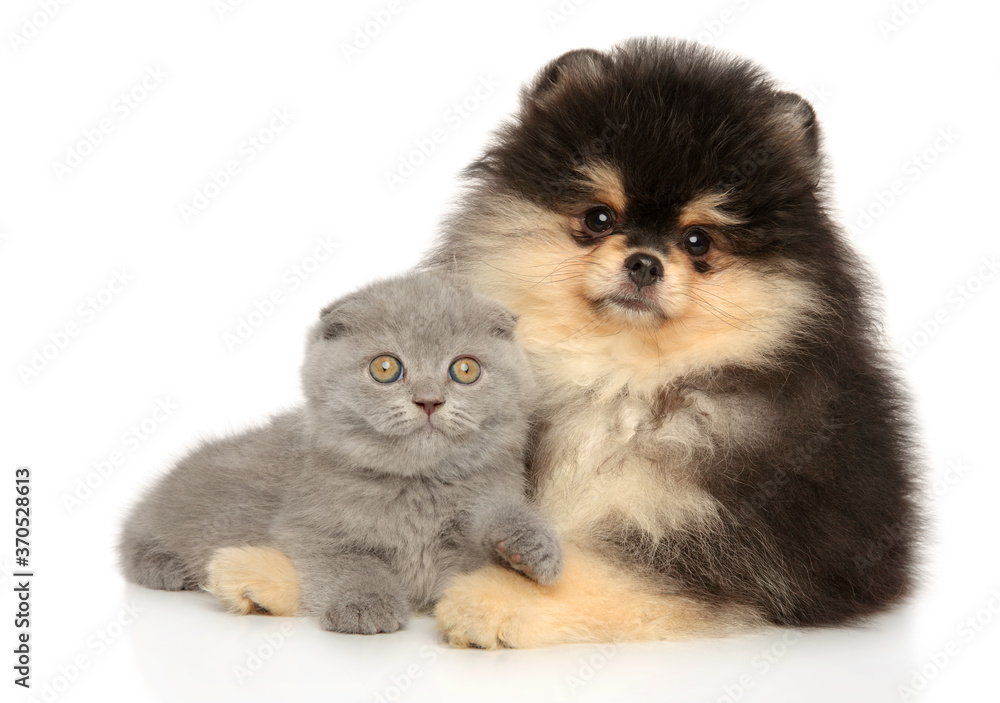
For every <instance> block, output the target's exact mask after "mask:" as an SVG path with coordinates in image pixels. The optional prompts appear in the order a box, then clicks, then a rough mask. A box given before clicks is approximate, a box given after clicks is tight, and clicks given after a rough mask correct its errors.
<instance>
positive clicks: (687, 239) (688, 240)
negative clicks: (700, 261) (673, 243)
mask: <svg viewBox="0 0 1000 703" xmlns="http://www.w3.org/2000/svg"><path fill="white" fill-rule="evenodd" d="M711 245H712V238H711V237H709V236H708V232H706V231H705V230H703V229H702V228H701V227H692V228H691V229H689V230H688V231H687V232H685V233H684V248H685V249H687V251H688V253H689V254H691V256H701V255H703V254H704V253H706V252H707V251H708V249H709V247H710V246H711Z"/></svg>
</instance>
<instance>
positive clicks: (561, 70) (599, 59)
mask: <svg viewBox="0 0 1000 703" xmlns="http://www.w3.org/2000/svg"><path fill="white" fill-rule="evenodd" d="M610 66H611V59H610V58H608V56H607V55H605V54H602V53H601V52H600V51H596V50H595V49H575V50H574V51H570V52H567V53H565V54H563V55H562V56H560V57H559V58H557V59H556V60H554V61H552V62H550V63H549V64H548V65H547V66H546V67H545V68H543V69H542V70H541V71H540V72H539V74H538V77H537V78H535V80H534V82H533V83H532V84H531V86H530V87H529V88H528V89H527V90H526V91H525V92H524V93H523V94H522V96H521V100H522V103H523V104H524V106H525V107H538V108H542V109H545V108H547V107H550V106H552V105H554V104H556V103H557V102H559V100H560V99H561V98H562V97H563V96H564V95H566V93H568V92H569V91H571V90H573V89H577V88H586V87H587V86H588V85H594V84H596V83H599V82H600V81H601V80H602V79H603V78H604V76H605V75H606V74H607V71H608V69H609V68H610Z"/></svg>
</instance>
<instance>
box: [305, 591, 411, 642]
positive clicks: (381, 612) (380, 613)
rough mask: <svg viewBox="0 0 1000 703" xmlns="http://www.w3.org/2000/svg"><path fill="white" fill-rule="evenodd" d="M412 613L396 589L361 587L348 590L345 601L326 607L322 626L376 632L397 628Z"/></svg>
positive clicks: (336, 629) (367, 633) (321, 620)
mask: <svg viewBox="0 0 1000 703" xmlns="http://www.w3.org/2000/svg"><path fill="white" fill-rule="evenodd" d="M409 614H410V608H409V606H408V605H407V603H406V600H405V599H403V598H401V597H400V596H399V595H397V594H395V593H380V592H378V591H375V590H368V591H362V590H359V591H354V592H352V593H348V594H345V596H344V600H343V602H341V603H337V604H335V605H332V606H330V607H329V608H327V610H326V612H325V613H323V617H321V618H320V626H321V627H322V628H323V629H324V630H330V631H331V632H345V633H348V634H352V635H374V634H377V633H379V632H396V631H397V630H399V629H400V628H402V627H403V626H404V625H406V621H407V619H408V618H409Z"/></svg>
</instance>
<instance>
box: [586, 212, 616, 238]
mask: <svg viewBox="0 0 1000 703" xmlns="http://www.w3.org/2000/svg"><path fill="white" fill-rule="evenodd" d="M583 226H584V228H585V229H586V230H587V233H588V234H590V235H593V236H595V237H599V236H601V235H603V234H607V233H608V232H609V231H610V230H611V228H612V227H614V226H615V214H614V213H613V212H611V208H609V207H608V206H607V205H598V206H597V207H592V208H590V209H589V210H587V212H586V213H585V214H584V216H583Z"/></svg>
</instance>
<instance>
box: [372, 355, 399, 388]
mask: <svg viewBox="0 0 1000 703" xmlns="http://www.w3.org/2000/svg"><path fill="white" fill-rule="evenodd" d="M368 371H369V373H371V375H372V378H374V379H375V380H376V381H378V382H379V383H392V382H393V381H398V380H399V377H400V376H402V375H403V362H402V361H400V360H399V359H397V358H396V357H394V356H389V355H388V354H386V355H384V356H377V357H375V358H374V359H372V363H370V364H369V365H368Z"/></svg>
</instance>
